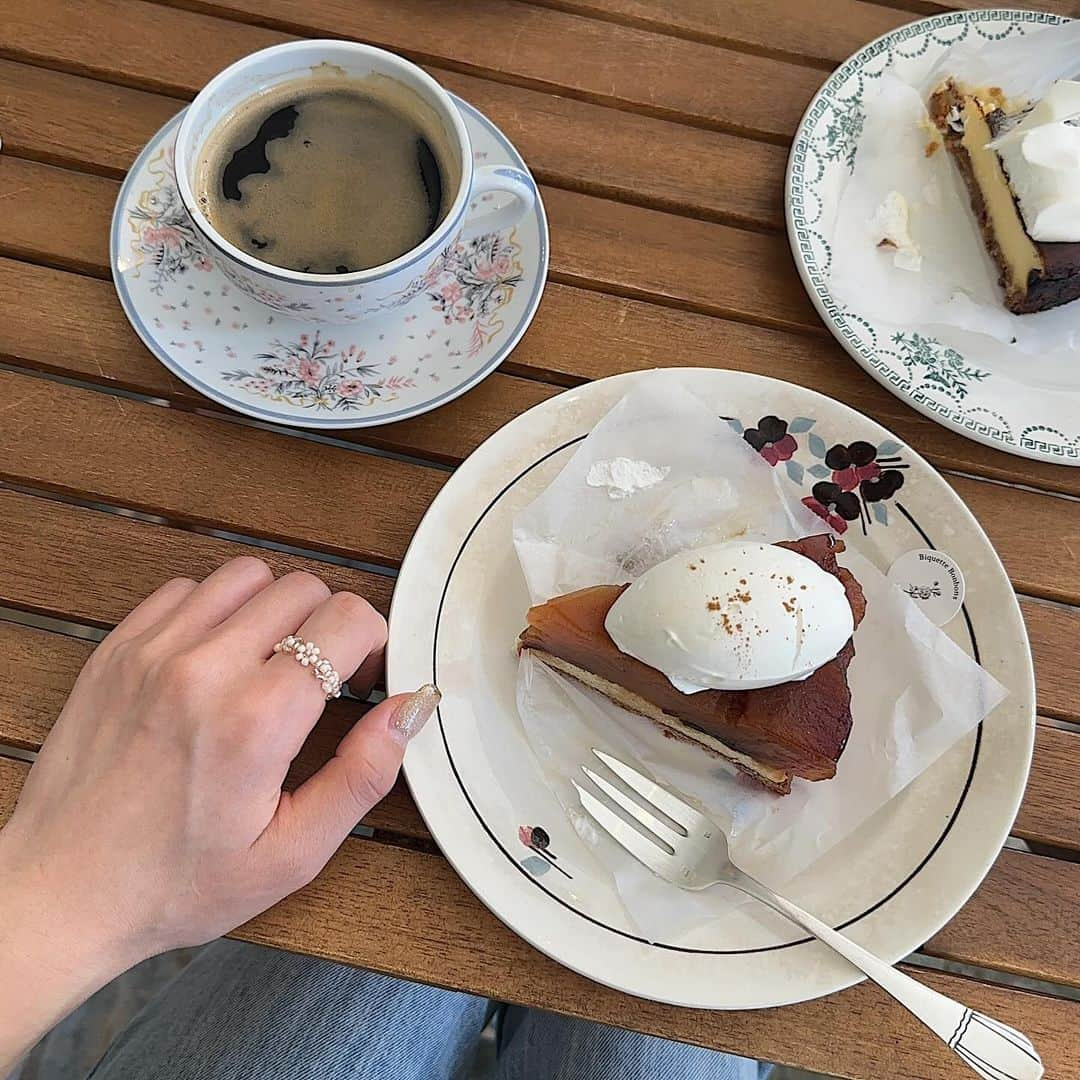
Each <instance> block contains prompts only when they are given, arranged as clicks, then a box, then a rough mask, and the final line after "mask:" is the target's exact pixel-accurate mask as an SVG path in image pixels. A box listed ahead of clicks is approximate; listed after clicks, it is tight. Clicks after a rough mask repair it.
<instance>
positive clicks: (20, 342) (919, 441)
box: [0, 258, 1080, 495]
mask: <svg viewBox="0 0 1080 1080" xmlns="http://www.w3.org/2000/svg"><path fill="white" fill-rule="evenodd" d="M596 326H603V327H604V328H605V330H604V333H602V334H598V333H596V332H595V327H596ZM575 333H576V334H577V335H578V338H577V344H575V343H574V341H573V335H574V334H575ZM0 357H2V358H4V359H7V360H9V361H12V362H14V363H17V364H19V365H20V366H23V367H30V368H34V369H37V370H41V371H47V372H54V373H57V374H62V375H74V376H77V377H79V378H83V379H87V380H89V381H93V382H98V383H102V384H104V385H107V386H116V387H120V388H123V389H126V390H136V391H139V392H141V393H146V394H150V395H153V396H156V397H166V398H168V399H169V400H170V401H172V402H174V403H176V404H179V405H182V406H184V407H186V408H192V407H197V406H198V407H209V408H217V406H215V405H213V404H212V403H210V402H209V401H207V400H206V399H205V398H203V397H202V396H201V395H200V394H198V393H196V392H195V391H193V390H191V389H189V388H188V387H187V386H186V385H185V384H183V383H181V382H180V381H179V380H178V379H176V378H174V377H173V376H172V375H170V374H169V372H168V371H167V370H166V369H165V368H164V367H162V366H161V365H160V364H158V362H157V361H156V360H154V359H153V358H152V357H151V356H150V355H149V354H148V353H147V352H146V350H145V349H144V348H143V346H142V343H141V342H140V341H139V339H138V337H137V336H136V334H135V332H134V331H133V330H132V329H131V328H130V326H129V325H128V322H127V320H126V319H125V318H124V316H123V313H122V312H121V310H120V308H119V306H118V304H117V303H116V300H115V297H114V295H113V289H112V285H111V284H109V283H106V282H101V281H94V280H91V279H89V278H85V277H80V276H77V275H74V274H70V273H64V272H62V271H56V270H50V269H47V268H44V267H40V266H32V265H29V264H27V263H20V262H15V261H12V260H8V259H3V258H0ZM679 364H683V365H700V366H709V367H725V368H732V369H736V370H741V371H754V372H758V373H760V374H768V375H772V376H774V377H777V378H785V379H788V380H790V381H793V382H798V383H800V384H802V385H804V386H807V387H810V388H812V389H817V390H820V391H822V392H824V393H827V394H832V395H833V396H836V397H839V398H840V399H841V400H843V401H845V402H847V403H848V404H850V405H853V406H854V407H856V408H858V409H861V410H862V411H864V412H866V413H867V414H869V415H871V416H873V417H874V418H875V419H878V420H880V421H881V422H882V423H884V424H885V425H886V426H888V427H889V428H891V429H892V430H894V431H895V432H897V434H899V435H900V436H901V438H904V439H905V440H906V441H908V442H909V443H911V444H912V445H914V446H917V447H918V448H919V449H920V451H921V452H922V453H923V454H925V455H927V456H928V457H929V458H930V460H931V461H933V462H934V463H935V464H937V465H938V466H940V467H945V468H951V469H956V470H958V471H961V472H968V473H976V474H978V475H982V476H986V477H989V478H991V479H996V480H1003V481H1007V482H1015V483H1025V484H1028V485H1036V486H1040V487H1046V488H1049V489H1051V490H1058V491H1063V492H1067V493H1069V494H1073V495H1080V469H1068V468H1065V467H1062V466H1056V465H1049V464H1046V463H1043V462H1028V461H1023V460H1021V459H1019V458H1015V457H1012V456H1010V455H1007V454H1002V453H1000V452H998V451H995V450H992V449H990V448H989V447H986V446H983V445H982V444H980V443H976V442H973V441H972V440H970V439H965V438H962V437H961V436H959V435H955V434H953V433H952V432H949V431H948V430H946V429H945V428H943V427H941V426H940V425H939V424H935V423H934V422H933V421H931V420H929V419H928V418H925V417H922V416H920V415H919V414H917V413H915V412H913V411H912V410H911V409H909V408H908V407H907V406H906V405H904V404H903V403H902V402H901V401H900V400H899V399H898V398H895V397H894V396H893V395H892V394H889V393H888V392H887V391H885V390H884V389H882V388H881V387H880V386H879V385H878V384H877V383H876V382H874V381H873V380H872V379H870V378H869V377H868V376H866V375H864V374H863V373H862V372H861V371H860V370H859V369H858V368H857V367H856V366H855V364H854V363H853V362H852V361H850V360H848V359H847V358H846V357H845V356H844V354H843V353H842V351H841V350H840V348H839V346H837V345H835V344H833V343H831V342H825V341H822V342H817V341H811V340H810V339H807V338H803V337H795V336H792V335H787V334H782V333H779V332H776V331H771V330H764V329H761V328H757V327H750V326H745V325H743V324H739V323H728V322H724V321H722V320H718V319H712V318H708V317H705V316H698V315H692V314H689V313H686V312H676V311H670V310H665V309H660V308H656V307H654V306H652V305H649V304H645V303H641V302H639V301H632V300H622V299H618V298H615V297H611V296H604V295H602V294H598V293H591V292H583V291H581V290H578V289H574V288H570V287H567V286H562V285H554V284H552V285H549V286H548V289H547V292H546V294H545V297H544V302H543V304H542V305H541V307H540V311H539V313H538V314H537V317H536V321H535V323H534V324H533V326H532V327H531V328H530V330H529V332H528V333H527V334H526V336H525V338H524V339H523V341H522V342H521V344H519V345H518V347H517V348H516V349H515V351H514V354H513V358H512V360H511V362H509V363H507V364H505V365H504V369H505V370H508V371H510V370H512V371H519V372H521V373H523V374H526V375H528V376H530V378H529V380H528V381H526V380H524V379H519V378H512V377H510V376H507V375H503V374H496V375H493V376H492V377H490V378H489V379H487V380H486V381H485V382H484V383H483V384H481V386H479V387H477V388H476V389H474V390H472V391H470V392H469V393H468V394H467V395H466V396H465V397H463V398H461V399H459V400H458V401H455V402H451V403H450V404H448V405H445V406H442V407H441V408H439V409H438V410H437V411H436V412H433V413H429V414H428V415H426V416H421V417H417V418H415V419H413V420H408V421H405V422H403V423H398V424H390V425H387V426H385V427H379V428H369V429H364V430H361V431H357V432H348V431H345V432H338V433H337V434H338V437H339V438H344V439H354V440H355V441H357V442H361V443H364V444H366V445H371V446H378V447H383V448H386V449H390V450H399V451H402V452H405V453H409V454H414V455H417V454H418V455H422V456H430V457H432V458H434V459H436V460H439V461H442V462H456V461H460V460H461V459H462V458H463V457H464V456H466V455H467V454H468V453H470V452H471V451H472V450H474V449H475V448H476V446H477V445H479V443H480V442H481V441H483V439H485V438H487V437H488V436H489V435H491V434H492V433H493V432H495V431H497V430H498V429H499V428H500V427H502V425H503V424H505V423H506V422H507V421H508V420H510V419H512V418H513V417H514V416H516V415H517V414H518V413H519V412H522V411H524V410H525V409H527V408H529V407H530V406H532V405H535V404H537V403H538V402H540V401H543V400H546V399H547V398H548V397H550V396H551V395H552V394H554V393H556V392H557V390H556V388H554V387H551V386H546V385H543V384H541V383H538V382H536V381H535V379H536V378H542V377H545V376H546V377H548V378H552V379H556V380H564V381H568V380H567V374H568V372H572V371H574V370H575V369H577V370H579V371H580V376H579V377H581V378H585V377H598V376H603V375H606V374H610V373H612V372H614V371H617V370H619V369H620V368H623V369H625V370H628V371H629V370H640V369H643V368H646V367H663V366H671V365H679ZM553 365H555V366H557V367H558V368H559V370H555V371H551V370H550V369H551V368H552V366H553Z"/></svg>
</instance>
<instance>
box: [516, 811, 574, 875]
mask: <svg viewBox="0 0 1080 1080" xmlns="http://www.w3.org/2000/svg"><path fill="white" fill-rule="evenodd" d="M518 839H519V840H520V841H521V842H522V843H523V844H524V845H525V846H526V847H527V848H528V849H529V850H530V851H533V852H535V853H536V854H534V855H527V856H526V857H525V858H524V859H522V860H521V865H522V866H523V867H524V868H525V869H526V870H528V871H529V873H530V874H532V876H533V877H542V876H543V875H544V874H546V873H547V872H548V871H549V870H551V869H555V870H558V871H559V873H560V874H562V876H563V877H565V878H570V879H571V880H573V879H572V877H571V875H570V874H568V873H567V872H566V871H565V870H564V869H563V868H562V867H561V866H559V857H558V856H557V855H556V854H555V853H554V852H553V851H552V850H551V837H550V836H548V833H547V829H545V828H543V827H542V826H540V825H519V826H518Z"/></svg>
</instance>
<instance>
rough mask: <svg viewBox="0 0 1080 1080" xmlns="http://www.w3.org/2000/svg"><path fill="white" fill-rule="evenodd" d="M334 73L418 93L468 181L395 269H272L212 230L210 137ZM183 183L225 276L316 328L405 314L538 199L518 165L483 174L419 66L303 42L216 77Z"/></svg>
mask: <svg viewBox="0 0 1080 1080" xmlns="http://www.w3.org/2000/svg"><path fill="white" fill-rule="evenodd" d="M326 71H333V72H335V73H340V77H341V78H343V79H345V80H349V79H354V80H359V79H366V78H370V77H371V76H387V77H389V78H390V79H393V80H395V81H396V82H398V83H400V84H402V85H403V86H404V87H405V88H406V91H412V92H413V93H414V94H415V95H417V97H418V98H419V99H420V100H421V101H422V102H423V103H424V104H425V105H426V106H427V107H428V109H429V110H430V111H431V113H433V114H434V116H435V118H436V119H437V122H438V123H439V124H440V125H441V127H442V130H443V134H444V135H445V139H444V140H443V145H444V146H445V147H446V148H448V152H449V153H450V154H452V155H454V156H455V162H454V164H455V166H456V171H457V173H458V176H459V181H458V186H457V192H456V193H455V195H454V199H453V202H452V203H451V205H450V208H449V210H448V211H447V213H446V215H445V216H444V217H443V219H442V221H440V222H439V224H438V225H437V226H436V228H435V231H434V232H433V233H432V234H431V235H430V236H428V237H427V238H426V239H425V240H424V241H423V243H421V244H418V245H417V246H416V247H414V248H412V249H411V250H410V251H406V252H405V253H404V254H403V255H400V256H398V258H396V259H394V260H392V261H391V262H388V263H383V264H382V265H380V266H373V267H371V268H370V269H367V270H357V271H355V272H353V273H349V274H307V273H302V272H300V271H297V270H287V269H284V268H282V267H280V266H274V265H273V264H272V263H268V262H264V261H263V260H262V259H258V258H256V257H255V256H253V255H251V254H249V253H248V252H246V251H244V250H242V249H241V248H238V247H237V246H236V245H235V244H232V243H230V242H229V241H228V240H226V239H225V237H224V236H222V235H221V233H219V232H218V231H217V229H215V228H214V226H213V225H212V224H211V222H210V221H209V219H208V218H207V216H206V215H205V214H204V213H203V211H202V209H201V208H200V206H199V200H198V198H197V197H196V172H197V170H198V167H199V162H200V155H201V153H202V151H203V148H204V147H205V144H206V140H207V138H208V137H209V136H210V135H211V134H212V133H213V132H214V130H215V129H216V128H217V126H218V125H219V124H220V123H221V122H222V121H223V120H224V119H225V118H226V117H228V116H229V115H230V114H231V113H233V112H234V111H235V110H237V109H239V108H241V107H243V106H245V105H246V104H247V103H248V102H250V101H251V100H252V99H253V98H254V97H256V96H258V95H261V94H264V93H266V92H267V91H269V90H272V89H274V88H276V87H277V86H279V85H280V84H282V83H286V82H293V81H296V80H300V79H304V78H307V77H310V76H312V74H313V73H315V72H320V73H322V72H326ZM175 163H176V186H177V189H178V191H179V193H180V199H181V201H182V202H183V204H184V208H185V209H186V210H187V212H188V214H189V215H190V216H191V220H192V222H193V224H194V226H195V229H196V231H197V232H198V233H199V234H200V235H201V236H202V238H203V239H204V240H205V242H206V248H207V250H208V252H209V253H210V255H211V256H212V257H213V259H214V261H215V263H216V264H217V265H218V267H220V269H221V271H222V273H224V274H225V276H226V277H227V278H229V280H230V281H231V282H232V283H233V285H234V286H235V287H236V288H238V289H240V290H241V292H244V293H246V294H247V295H249V296H251V297H253V298H254V299H256V300H259V301H260V302H262V303H263V304H266V305H267V307H270V308H273V309H274V310H275V311H279V312H282V313H284V314H287V315H289V316H291V317H293V318H299V319H303V320H306V321H308V322H330V323H352V322H357V321H359V320H360V319H365V318H370V317H372V316H376V315H379V314H381V313H383V312H386V311H390V310H393V309H395V308H400V307H404V306H405V305H407V304H409V303H410V302H412V301H414V300H416V299H417V298H419V297H422V296H424V295H425V293H426V289H427V285H428V283H429V281H430V279H431V278H432V275H435V274H437V273H438V267H439V265H440V260H441V259H442V253H443V252H444V251H445V250H446V249H447V248H452V247H453V246H454V245H455V244H457V243H459V242H462V241H465V240H467V239H469V238H470V237H472V236H476V235H479V234H481V233H487V232H497V231H499V230H502V229H508V228H510V227H511V226H513V225H514V224H516V223H517V222H518V221H519V220H520V219H521V218H522V217H523V216H524V215H525V214H526V213H528V212H529V211H530V210H531V209H532V208H533V205H534V204H535V202H536V185H535V184H534V182H533V179H532V177H531V176H529V174H528V173H526V172H524V171H523V170H521V169H515V168H513V167H512V166H509V165H494V166H491V165H489V166H482V167H479V168H477V167H474V164H473V151H472V145H471V143H470V141H469V133H468V131H467V130H466V128H465V123H464V121H463V120H462V118H461V114H460V113H459V112H458V110H457V108H456V107H455V106H454V103H453V101H452V100H451V99H450V96H449V95H448V94H447V92H446V91H445V90H444V89H443V88H442V87H441V86H440V85H439V84H438V83H437V82H436V81H435V80H434V79H433V78H432V77H431V76H430V75H428V74H427V73H426V72H424V71H422V70H421V69H420V68H418V67H417V66H416V65H415V64H411V63H410V62H409V61H408V60H404V59H402V57H400V56H396V55H395V54H394V53H390V52H386V51H385V50H384V49H376V48H374V47H373V46H370V45H359V44H356V43H354V42H348V41H294V42H289V43H288V44H286V45H275V46H273V47H272V48H269V49H264V50H262V51H261V52H257V53H252V55H251V56H246V57H244V58H243V59H242V60H238V61H237V62H236V63H235V64H233V65H232V66H231V67H227V68H226V69H225V70H224V71H222V72H221V73H220V74H218V75H216V76H215V77H214V78H213V79H211V80H210V82H209V83H207V84H206V86H205V87H203V89H202V91H201V92H200V93H199V95H198V96H197V97H196V98H195V100H194V101H193V102H192V103H191V106H190V107H189V108H188V110H187V112H186V113H185V114H184V119H183V120H182V121H181V123H180V130H179V132H178V133H177V136H176V150H175ZM488 192H500V193H507V194H509V195H512V196H513V200H512V201H511V202H510V203H507V204H505V205H503V206H501V207H499V208H498V209H494V210H478V209H475V207H478V205H479V197H480V196H481V195H483V194H486V193H488Z"/></svg>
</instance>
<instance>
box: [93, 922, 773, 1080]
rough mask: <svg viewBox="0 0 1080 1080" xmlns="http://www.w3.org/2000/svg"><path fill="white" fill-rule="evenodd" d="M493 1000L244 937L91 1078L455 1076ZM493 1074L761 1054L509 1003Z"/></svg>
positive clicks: (609, 1071)
mask: <svg viewBox="0 0 1080 1080" xmlns="http://www.w3.org/2000/svg"><path fill="white" fill-rule="evenodd" d="M487 1013H488V1002H487V1001H485V1000H484V999H482V998H476V997H471V996H470V995H468V994H459V993H454V992H451V991H448V990H438V989H435V988H434V987H429V986H422V985H420V984H417V983H409V982H404V981H402V980H400V979H393V978H390V977H388V976H385V975H376V974H374V973H373V972H369V971H361V970H358V969H356V968H349V967H344V966H342V965H339V964H333V963H329V962H327V961H323V960H316V959H313V958H311V957H306V956H296V955H294V954H291V953H286V952H279V951H277V950H274V949H264V948H259V947H257V946H253V945H244V944H241V943H239V942H232V941H219V942H216V943H215V944H214V945H211V946H210V947H208V948H207V949H205V950H203V952H202V953H201V954H200V955H199V956H198V957H197V958H196V959H195V960H194V961H193V962H192V963H191V964H190V965H189V966H188V967H187V968H186V969H185V970H184V971H183V972H182V973H181V974H180V975H179V976H177V978H176V979H174V980H173V981H172V982H171V983H170V984H169V985H168V986H167V987H166V988H165V989H164V990H163V991H162V993H161V994H160V995H159V996H158V997H157V998H156V999H155V1000H154V1001H152V1002H151V1003H150V1004H149V1005H148V1006H147V1007H146V1008H145V1009H143V1011H142V1012H141V1013H139V1015H138V1016H136V1017H135V1019H134V1020H133V1021H132V1022H131V1024H130V1025H129V1026H128V1027H127V1029H126V1030H125V1031H124V1032H123V1033H122V1034H121V1035H120V1036H119V1037H118V1038H117V1040H116V1041H115V1042H114V1043H113V1045H112V1046H111V1047H110V1048H109V1050H108V1051H107V1053H106V1054H105V1056H104V1058H102V1060H101V1062H100V1063H99V1064H98V1066H97V1068H96V1069H94V1071H93V1072H92V1073H91V1077H92V1078H93V1080H149V1078H154V1080H271V1078H279V1077H280V1078H282V1080H286V1078H287V1080H344V1078H346V1077H348V1078H349V1080H453V1078H455V1077H459V1076H460V1075H461V1072H462V1070H463V1069H464V1068H465V1066H466V1065H467V1064H468V1062H469V1059H470V1057H471V1055H472V1051H473V1047H474V1045H475V1042H476V1039H477V1036H478V1035H479V1033H480V1031H481V1029H482V1028H483V1026H484V1023H485V1021H486V1019H487ZM512 1013H513V1015H512V1016H511V1022H510V1023H509V1024H507V1025H506V1027H505V1028H504V1039H503V1045H502V1050H501V1053H500V1057H499V1063H498V1066H497V1071H496V1077H497V1080H594V1078H595V1080H614V1078H620V1080H646V1078H647V1080H675V1078H679V1080H683V1078H686V1080H756V1078H757V1075H758V1072H757V1065H756V1064H755V1063H752V1062H749V1061H746V1060H745V1059H742V1058H736V1057H732V1056H730V1055H727V1054H719V1053H716V1052H714V1051H710V1050H701V1049H697V1048H694V1047H689V1046H683V1045H681V1044H679V1043H671V1042H666V1041H664V1040H663V1039H655V1038H651V1037H650V1036H647V1035H639V1034H636V1033H634V1032H629V1031H622V1030H619V1029H617V1028H609V1027H604V1026H602V1025H599V1024H590V1023H587V1022H584V1021H580V1020H570V1019H566V1018H564V1017H559V1016H554V1015H552V1014H549V1013H543V1012H536V1011H531V1010H512Z"/></svg>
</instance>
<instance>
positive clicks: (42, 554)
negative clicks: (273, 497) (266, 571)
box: [0, 488, 392, 628]
mask: <svg viewBox="0 0 1080 1080" xmlns="http://www.w3.org/2000/svg"><path fill="white" fill-rule="evenodd" d="M0 544H2V545H3V551H4V558H3V559H0V604H5V605H8V606H11V607H17V608H21V609H23V610H25V611H33V612H37V613H38V614H41V615H50V616H54V617H56V618H61V619H64V618H68V619H71V620H72V621H74V622H81V623H87V624H88V625H91V626H100V627H105V628H108V627H111V626H113V625H115V624H116V623H117V622H119V621H120V620H121V619H122V618H123V617H124V616H125V615H126V614H127V613H128V612H129V611H130V610H131V609H132V608H133V607H134V606H135V605H136V604H137V603H138V602H139V601H140V600H141V599H143V597H145V596H147V595H148V594H149V593H151V592H153V590H154V589H156V588H157V587H158V586H159V585H161V584H162V583H163V582H165V581H167V580H168V579H169V578H173V577H191V578H195V579H196V580H201V579H202V578H204V577H206V575H207V574H209V573H210V572H211V571H212V570H214V569H216V568H217V567H218V566H220V565H221V564H222V563H223V562H225V560H226V559H230V558H232V557H233V556H234V555H255V556H257V557H258V558H260V559H263V560H264V561H265V562H266V563H267V564H268V565H269V566H270V568H271V569H272V570H273V571H274V573H275V574H279V575H280V574H285V573H289V572H290V571H292V570H306V571H308V572H310V573H313V574H317V575H318V576H319V577H321V578H322V579H323V580H324V581H325V582H326V583H327V585H329V586H330V588H332V589H333V590H334V591H335V592H337V591H339V590H342V589H345V590H349V591H351V592H358V593H361V594H363V595H364V596H366V597H367V598H368V599H369V600H370V601H371V602H372V604H374V605H375V607H377V608H378V609H379V610H380V611H382V612H386V611H387V610H388V609H389V606H390V591H391V586H392V580H391V579H390V578H388V577H384V576H383V575H381V574H373V573H368V572H365V571H361V570H353V569H351V568H349V567H345V566H339V565H336V564H334V563H326V562H320V561H317V560H314V559H305V558H300V557H298V556H295V555H289V554H286V553H283V552H280V551H271V550H268V549H265V548H257V547H252V546H250V545H246V544H239V543H234V542H232V541H229V540H219V539H217V538H216V537H211V536H203V535H201V534H199V533H193V532H187V531H185V530H183V529H174V528H167V527H165V526H163V525H158V524H152V523H147V522H143V521H139V520H136V519H133V518H130V517H124V516H122V515H118V514H110V513H105V512H103V511H99V510H87V509H84V508H82V507H75V506H68V505H65V504H63V503H59V502H53V501H52V500H49V499H40V498H34V497H33V496H30V495H23V494H20V493H19V492H15V491H5V490H3V488H0Z"/></svg>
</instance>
